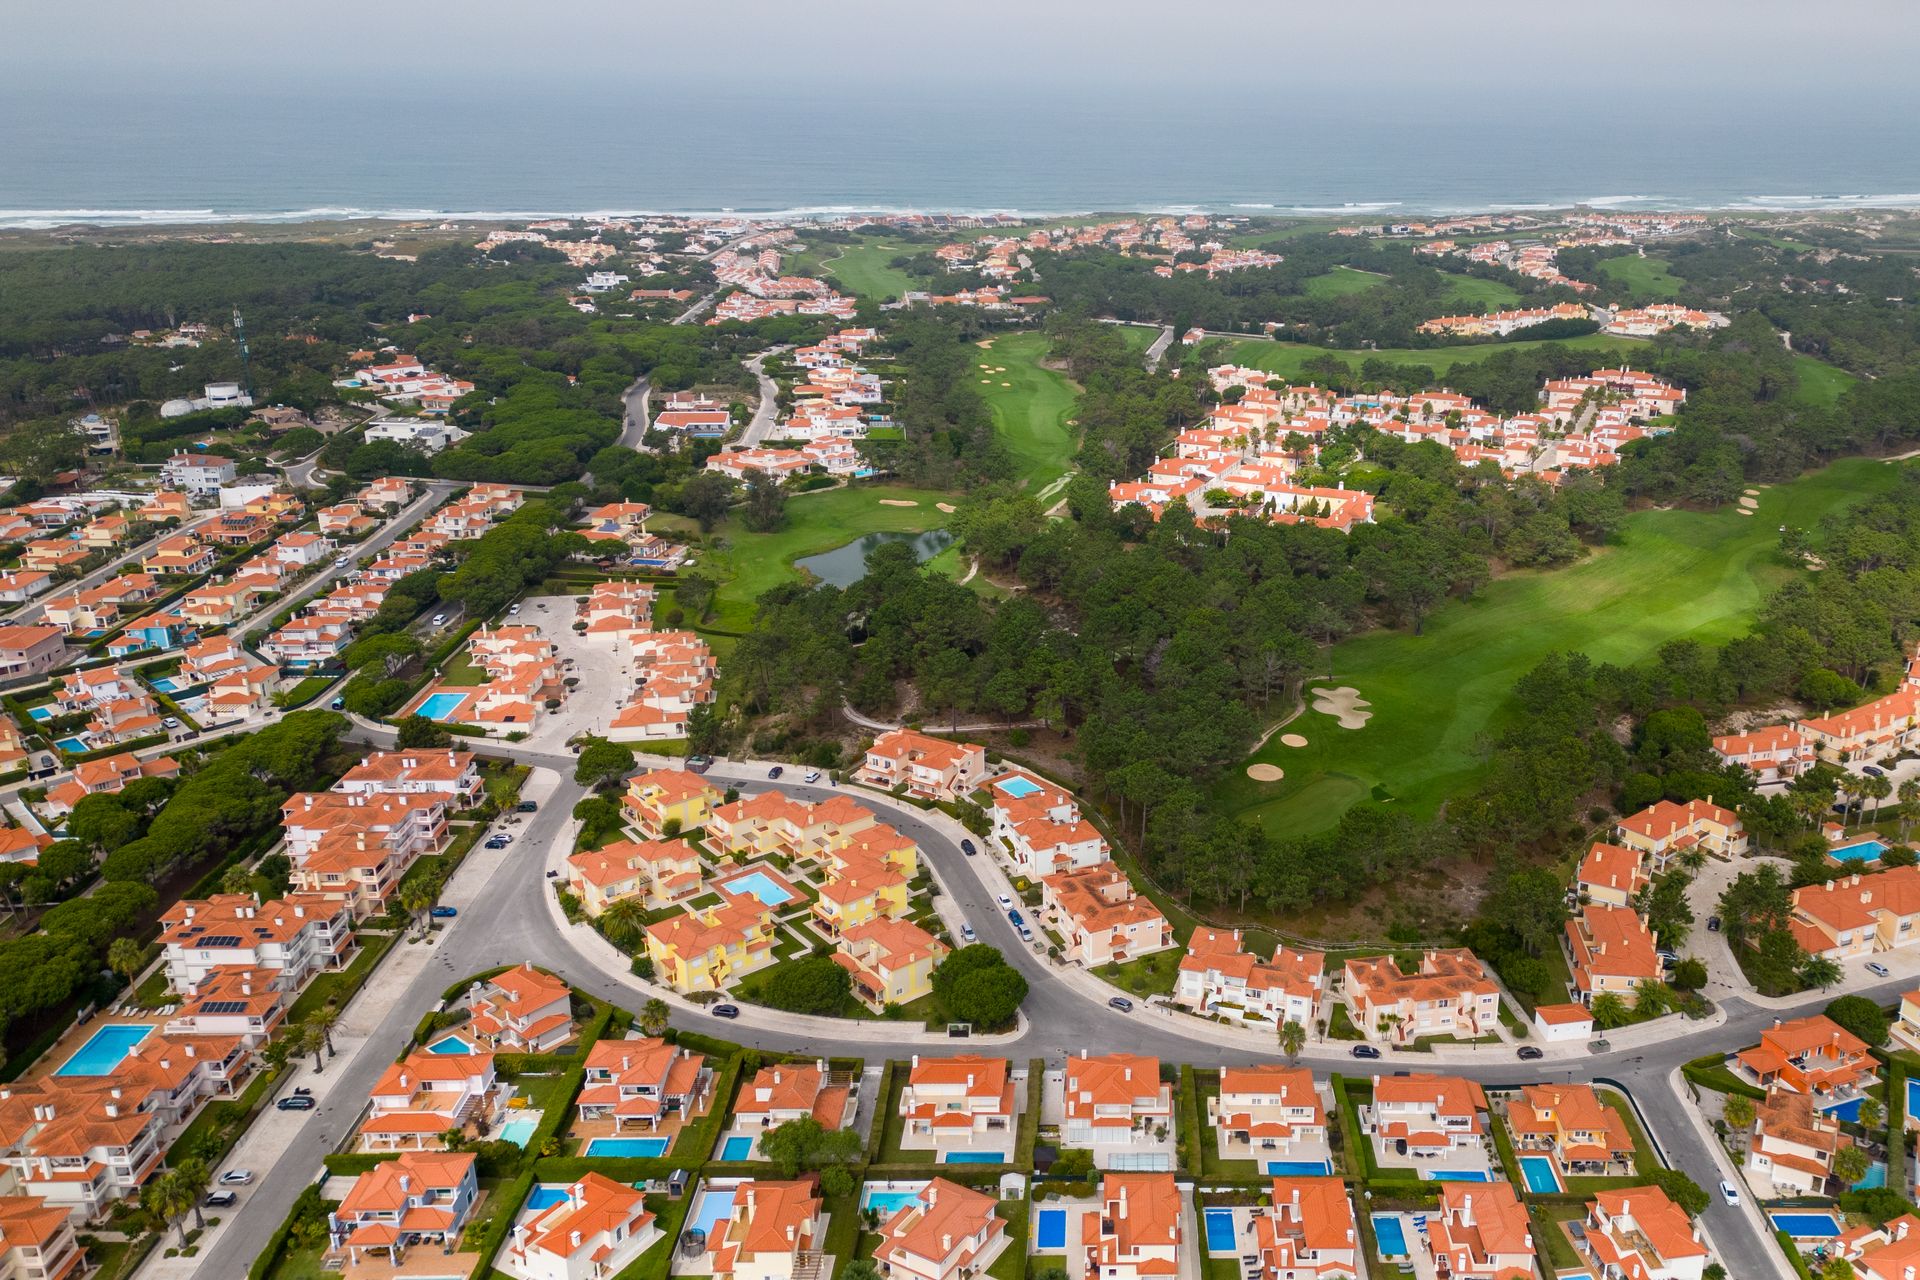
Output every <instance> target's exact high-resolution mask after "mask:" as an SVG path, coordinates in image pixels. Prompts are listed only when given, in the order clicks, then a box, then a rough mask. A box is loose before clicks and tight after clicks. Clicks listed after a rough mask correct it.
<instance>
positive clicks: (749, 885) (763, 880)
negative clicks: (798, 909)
mask: <svg viewBox="0 0 1920 1280" xmlns="http://www.w3.org/2000/svg"><path fill="white" fill-rule="evenodd" d="M720 888H721V889H722V890H723V891H725V892H727V893H731V894H734V895H736V896H737V895H739V894H743V893H750V894H752V895H753V896H754V897H756V898H758V899H760V903H761V905H762V906H767V907H777V906H779V905H780V904H781V903H783V902H787V901H790V900H791V899H792V898H793V895H792V894H791V893H789V892H787V891H786V890H785V889H782V888H781V887H780V886H779V885H777V884H775V883H774V882H773V879H772V877H770V876H768V875H767V873H766V872H764V871H749V872H748V873H747V874H746V875H744V876H735V877H734V878H733V879H731V880H728V881H727V882H726V883H724V884H722V885H721V886H720Z"/></svg>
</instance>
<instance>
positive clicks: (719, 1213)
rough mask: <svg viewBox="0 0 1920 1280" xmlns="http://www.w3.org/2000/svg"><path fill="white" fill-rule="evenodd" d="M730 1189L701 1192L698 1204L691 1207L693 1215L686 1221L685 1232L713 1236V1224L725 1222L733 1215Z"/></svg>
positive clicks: (731, 1191)
mask: <svg viewBox="0 0 1920 1280" xmlns="http://www.w3.org/2000/svg"><path fill="white" fill-rule="evenodd" d="M733 1197H734V1190H733V1188H732V1187H725V1188H722V1189H720V1190H716V1191H702V1192H701V1193H700V1203H699V1204H696V1205H695V1206H693V1215H692V1216H691V1217H689V1218H688V1219H687V1230H689V1231H700V1232H704V1233H705V1234H706V1235H708V1236H712V1235H713V1227H714V1224H715V1223H718V1222H725V1221H726V1220H727V1219H728V1218H729V1217H731V1216H732V1215H733Z"/></svg>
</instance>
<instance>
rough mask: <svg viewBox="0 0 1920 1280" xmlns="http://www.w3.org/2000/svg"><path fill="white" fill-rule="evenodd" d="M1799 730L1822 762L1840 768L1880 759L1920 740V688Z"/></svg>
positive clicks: (1803, 725) (1817, 720)
mask: <svg viewBox="0 0 1920 1280" xmlns="http://www.w3.org/2000/svg"><path fill="white" fill-rule="evenodd" d="M1796 727H1797V728H1798V729H1800V731H1801V732H1802V733H1804V734H1806V736H1807V737H1808V739H1810V740H1811V741H1812V743H1813V746H1814V750H1815V751H1817V752H1818V753H1819V756H1820V758H1821V759H1822V760H1826V761H1829V762H1830V763H1833V764H1838V765H1850V764H1858V763H1860V762H1862V761H1872V760H1877V759H1879V758H1881V757H1883V756H1889V755H1892V754H1894V753H1895V752H1898V751H1903V750H1905V749H1906V748H1908V747H1910V746H1912V745H1914V743H1915V742H1916V741H1920V689H1915V688H1912V687H1907V688H1902V689H1898V690H1896V691H1894V692H1893V693H1890V694H1888V695H1887V696H1886V697H1884V698H1875V699H1874V700H1873V701H1872V702H1869V703H1867V704H1866V705H1864V706H1859V707H1855V708H1854V709H1853V710H1851V711H1843V712H1841V713H1840V714H1839V715H1835V716H1820V717H1818V718H1815V719H1809V720H1801V721H1799V722H1798V723H1797V725H1796Z"/></svg>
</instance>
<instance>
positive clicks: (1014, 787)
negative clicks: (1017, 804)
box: [993, 778, 1040, 800]
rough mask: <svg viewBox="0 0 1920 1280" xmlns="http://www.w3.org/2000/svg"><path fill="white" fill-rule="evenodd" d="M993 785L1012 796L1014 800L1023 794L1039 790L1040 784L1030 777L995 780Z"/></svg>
mask: <svg viewBox="0 0 1920 1280" xmlns="http://www.w3.org/2000/svg"><path fill="white" fill-rule="evenodd" d="M993 785H994V786H996V787H998V788H999V789H1000V790H1002V791H1004V792H1006V793H1007V794H1008V795H1010V796H1012V797H1013V798H1014V799H1015V800H1018V799H1020V798H1021V797H1023V796H1030V795H1032V794H1033V793H1034V792H1036V791H1038V790H1040V784H1039V783H1037V782H1035V781H1034V780H1033V779H1032V778H1008V779H1006V780H1005V781H1004V782H996V783H994V784H993Z"/></svg>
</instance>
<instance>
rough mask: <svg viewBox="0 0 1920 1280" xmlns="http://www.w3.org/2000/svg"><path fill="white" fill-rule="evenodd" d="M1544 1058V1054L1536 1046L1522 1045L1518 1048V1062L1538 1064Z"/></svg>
mask: <svg viewBox="0 0 1920 1280" xmlns="http://www.w3.org/2000/svg"><path fill="white" fill-rule="evenodd" d="M1546 1056H1547V1055H1546V1054H1544V1053H1542V1052H1541V1051H1540V1046H1539V1045H1537V1044H1523V1045H1521V1046H1520V1061H1522V1062H1538V1061H1540V1059H1542V1058H1544V1057H1546Z"/></svg>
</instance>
